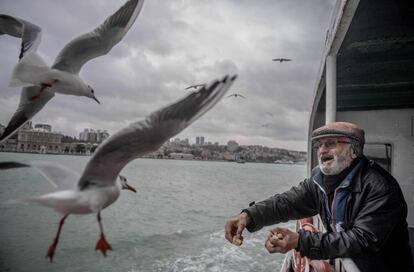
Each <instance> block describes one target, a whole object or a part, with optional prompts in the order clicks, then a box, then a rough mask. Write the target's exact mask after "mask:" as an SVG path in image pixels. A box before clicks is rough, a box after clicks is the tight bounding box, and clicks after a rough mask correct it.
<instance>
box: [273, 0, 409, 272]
mask: <svg viewBox="0 0 414 272" xmlns="http://www.w3.org/2000/svg"><path fill="white" fill-rule="evenodd" d="M335 121H348V122H352V123H355V124H357V125H359V126H360V127H362V128H363V129H364V130H365V137H366V143H365V146H364V154H365V156H367V157H368V158H369V159H373V160H375V161H376V162H377V163H379V164H380V165H381V166H382V167H383V168H385V169H386V170H387V171H389V172H390V173H391V174H392V175H393V176H394V177H395V178H396V179H397V181H398V182H399V184H400V186H401V189H402V191H403V193H404V197H405V200H406V202H407V205H408V216H407V221H408V227H409V234H410V245H411V251H412V253H413V254H414V2H413V1H405V0H392V1H390V0H375V1H374V0H338V1H337V2H336V4H335V7H334V9H333V13H332V17H331V23H330V27H329V30H328V32H327V35H326V41H325V49H324V52H323V56H322V60H321V64H320V69H319V74H318V79H317V81H316V84H315V88H314V98H313V104H312V108H311V112H310V118H309V130H308V148H307V151H308V154H309V159H308V162H307V173H308V176H310V172H311V169H312V168H313V167H315V166H317V164H318V160H317V156H316V151H314V150H313V149H312V144H311V141H310V139H311V133H312V131H313V130H314V129H316V128H318V127H321V126H323V125H324V124H326V123H331V122H335ZM307 220H309V219H307ZM310 221H311V223H312V225H311V224H309V222H306V220H305V221H298V224H297V225H298V227H308V228H310V229H309V230H312V228H314V229H315V228H316V229H318V230H322V231H323V225H322V223H321V222H320V218H319V216H315V217H314V218H310ZM395 250H398V248H396V249H395ZM311 262H312V261H311V260H307V259H301V258H300V256H299V257H298V254H297V253H296V255H295V252H293V251H291V252H289V253H288V254H287V255H286V258H285V261H284V264H283V266H282V269H281V271H283V272H285V271H341V272H345V271H346V272H357V271H359V269H358V267H357V266H356V265H355V264H354V263H353V262H352V260H351V259H336V260H335V261H334V264H333V265H332V266H329V267H327V266H326V267H325V266H323V265H321V264H320V263H319V264H317V265H311ZM317 266H319V268H317ZM332 269H333V270H332Z"/></svg>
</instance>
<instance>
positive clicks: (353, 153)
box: [351, 149, 358, 160]
mask: <svg viewBox="0 0 414 272" xmlns="http://www.w3.org/2000/svg"><path fill="white" fill-rule="evenodd" d="M357 157H358V156H357V154H356V153H355V150H353V149H352V153H351V158H352V159H353V160H355V159H356V158H357Z"/></svg>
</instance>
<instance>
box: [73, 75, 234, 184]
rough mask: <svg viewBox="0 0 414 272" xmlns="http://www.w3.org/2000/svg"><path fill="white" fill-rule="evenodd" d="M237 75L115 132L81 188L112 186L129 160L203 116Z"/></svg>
mask: <svg viewBox="0 0 414 272" xmlns="http://www.w3.org/2000/svg"><path fill="white" fill-rule="evenodd" d="M235 79H236V76H233V77H231V78H230V77H228V76H226V77H224V78H223V79H222V80H220V81H218V80H216V81H214V82H213V83H212V84H210V85H209V86H206V87H203V88H202V89H200V90H199V91H196V92H193V93H191V94H189V95H187V96H186V97H185V98H183V99H181V100H179V101H178V102H176V103H174V104H172V105H169V106H167V107H164V108H162V109H160V110H158V111H155V112H153V113H152V114H151V115H149V116H148V117H147V118H146V119H145V120H143V121H139V122H135V123H132V124H131V125H130V126H128V127H126V128H124V129H122V130H120V131H119V132H117V133H116V134H114V135H113V136H111V137H110V138H109V139H107V140H106V141H105V142H104V143H103V144H102V145H101V146H100V147H99V148H98V149H97V150H96V151H95V153H94V155H93V157H92V158H91V159H90V161H89V162H88V164H87V165H86V168H85V171H84V172H83V174H82V177H81V180H80V181H79V184H78V186H79V188H80V189H83V188H86V187H88V186H89V185H91V184H94V185H98V186H112V185H113V183H114V182H115V180H116V178H117V176H118V174H119V172H120V171H121V170H122V168H123V167H124V166H125V165H126V164H127V163H128V162H130V161H131V160H133V159H135V158H138V157H140V156H142V155H144V154H146V153H149V152H153V151H156V150H157V149H158V148H159V147H160V146H161V145H162V144H163V143H164V142H165V141H167V140H168V139H170V138H172V137H173V136H174V135H176V134H178V133H180V132H181V131H182V130H183V129H185V128H186V127H188V126H189V125H190V124H191V123H192V122H193V121H195V120H196V119H197V118H199V117H201V116H202V115H203V114H204V113H206V112H207V111H208V110H209V109H210V108H212V107H213V106H214V105H215V104H216V103H217V102H218V101H219V100H220V99H221V98H222V97H223V96H224V94H225V93H226V91H227V90H228V88H229V87H230V86H231V85H232V83H233V81H234V80H235ZM96 182H98V183H99V184H96Z"/></svg>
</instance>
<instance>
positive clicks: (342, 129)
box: [312, 122, 365, 146]
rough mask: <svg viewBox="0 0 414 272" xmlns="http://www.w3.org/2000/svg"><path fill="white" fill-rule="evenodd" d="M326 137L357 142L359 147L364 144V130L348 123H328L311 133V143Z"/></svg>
mask: <svg viewBox="0 0 414 272" xmlns="http://www.w3.org/2000/svg"><path fill="white" fill-rule="evenodd" d="M326 137H348V138H351V139H355V140H357V141H358V142H359V143H360V144H361V146H363V145H364V143H365V132H364V130H363V129H362V128H359V127H358V126H357V125H355V124H353V123H349V122H334V123H329V124H327V125H325V126H323V127H320V128H317V129H315V130H314V131H313V132H312V141H314V140H317V139H321V138H326Z"/></svg>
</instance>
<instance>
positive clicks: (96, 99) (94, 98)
mask: <svg viewBox="0 0 414 272" xmlns="http://www.w3.org/2000/svg"><path fill="white" fill-rule="evenodd" d="M92 98H93V100H95V101H96V102H98V104H101V102H99V100H98V98H96V97H95V96H93V97H92Z"/></svg>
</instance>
